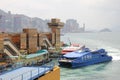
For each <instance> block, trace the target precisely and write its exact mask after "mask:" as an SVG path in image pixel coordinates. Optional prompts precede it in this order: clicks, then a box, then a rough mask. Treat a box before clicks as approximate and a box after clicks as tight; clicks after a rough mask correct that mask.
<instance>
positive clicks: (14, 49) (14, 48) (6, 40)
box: [4, 39, 21, 56]
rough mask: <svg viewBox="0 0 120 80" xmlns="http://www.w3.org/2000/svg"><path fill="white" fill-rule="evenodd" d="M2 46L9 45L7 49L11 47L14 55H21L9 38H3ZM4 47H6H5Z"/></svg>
mask: <svg viewBox="0 0 120 80" xmlns="http://www.w3.org/2000/svg"><path fill="white" fill-rule="evenodd" d="M4 46H9V47H10V48H9V51H10V49H11V51H12V53H11V54H13V51H14V53H15V54H16V55H19V56H21V54H20V52H19V50H18V49H17V47H16V46H15V45H14V44H13V43H12V42H11V41H10V40H9V39H5V40H4ZM5 49H6V47H5ZM7 49H8V48H7Z"/></svg>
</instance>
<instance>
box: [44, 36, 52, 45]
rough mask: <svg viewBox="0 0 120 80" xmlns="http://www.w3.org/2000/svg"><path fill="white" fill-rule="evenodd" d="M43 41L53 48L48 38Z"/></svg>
mask: <svg viewBox="0 0 120 80" xmlns="http://www.w3.org/2000/svg"><path fill="white" fill-rule="evenodd" d="M43 40H44V41H45V42H46V44H47V45H48V46H49V47H52V44H51V43H50V41H49V40H48V38H47V37H45V38H44V39H43Z"/></svg>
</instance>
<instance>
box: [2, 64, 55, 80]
mask: <svg viewBox="0 0 120 80" xmlns="http://www.w3.org/2000/svg"><path fill="white" fill-rule="evenodd" d="M54 66H55V64H54V63H48V64H45V65H42V66H36V67H35V68H36V69H33V70H30V71H27V72H24V73H22V74H20V75H17V76H15V77H13V78H11V79H10V78H9V80H33V79H36V78H39V77H40V76H42V75H44V74H45V73H46V72H48V71H51V70H53V68H54ZM0 80H5V79H4V78H3V79H2V78H0Z"/></svg>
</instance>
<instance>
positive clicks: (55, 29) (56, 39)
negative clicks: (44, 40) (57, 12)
mask: <svg viewBox="0 0 120 80" xmlns="http://www.w3.org/2000/svg"><path fill="white" fill-rule="evenodd" d="M48 25H49V27H50V28H51V31H52V33H53V35H52V44H53V45H55V47H56V49H57V50H58V49H59V48H60V29H61V28H63V26H64V23H63V22H60V19H52V20H51V22H50V23H48Z"/></svg>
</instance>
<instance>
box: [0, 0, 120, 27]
mask: <svg viewBox="0 0 120 80" xmlns="http://www.w3.org/2000/svg"><path fill="white" fill-rule="evenodd" d="M0 9H2V10H4V11H11V12H12V13H14V14H16V13H17V14H25V15H27V16H30V17H39V18H42V19H51V18H60V19H61V21H63V22H65V20H67V19H76V20H77V21H78V23H79V24H80V26H82V24H83V23H86V27H87V29H102V28H105V27H108V28H111V27H120V0H0Z"/></svg>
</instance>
